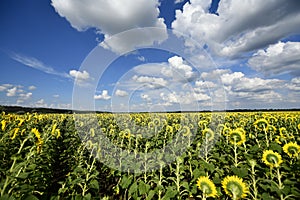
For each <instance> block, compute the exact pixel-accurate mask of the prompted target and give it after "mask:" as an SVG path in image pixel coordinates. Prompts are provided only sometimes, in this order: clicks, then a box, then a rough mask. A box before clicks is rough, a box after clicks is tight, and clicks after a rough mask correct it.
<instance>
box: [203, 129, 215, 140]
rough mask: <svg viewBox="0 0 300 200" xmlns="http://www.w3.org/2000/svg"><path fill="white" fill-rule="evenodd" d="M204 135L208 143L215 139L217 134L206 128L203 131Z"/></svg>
mask: <svg viewBox="0 0 300 200" xmlns="http://www.w3.org/2000/svg"><path fill="white" fill-rule="evenodd" d="M202 135H203V136H204V138H206V139H207V140H208V141H211V140H213V139H214V136H215V133H214V132H213V131H212V130H211V129H210V128H205V129H204V130H203V131H202Z"/></svg>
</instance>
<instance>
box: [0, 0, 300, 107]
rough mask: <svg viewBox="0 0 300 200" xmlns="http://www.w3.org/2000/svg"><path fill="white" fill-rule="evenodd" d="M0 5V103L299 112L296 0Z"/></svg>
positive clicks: (64, 0) (63, 0)
mask: <svg viewBox="0 0 300 200" xmlns="http://www.w3.org/2000/svg"><path fill="white" fill-rule="evenodd" d="M1 4H2V5H1V6H0V26H1V37H0V66H1V74H0V105H20V106H30V107H51V108H74V109H96V110H106V111H111V110H112V111H156V110H159V111H162V110H168V111H169V110H207V109H208V110H209V109H238V108H252V109H261V108H299V100H300V94H299V91H300V61H299V57H300V21H299V20H298V19H299V17H300V4H299V2H298V1H297V0H278V1H276V2H274V1H271V0H266V1H263V2H262V1H259V0H255V1H251V2H245V1H242V0H231V1H225V0H220V2H219V1H217V0H216V1H215V0H214V1H212V2H210V1H206V0H190V1H186V0H185V1H182V0H162V1H158V0H123V1H118V0H111V1H109V0H89V1H86V2H84V4H83V3H82V1H80V0H51V1H50V0H49V1H38V0H28V1H17V0H3V1H1ZM278 13H280V15H279V14H278ZM149 27H152V28H149ZM110 59H111V60H110ZM108 61H110V62H109V63H108ZM102 72H103V73H102ZM101 73H102V74H101Z"/></svg>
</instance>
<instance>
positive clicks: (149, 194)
mask: <svg viewBox="0 0 300 200" xmlns="http://www.w3.org/2000/svg"><path fill="white" fill-rule="evenodd" d="M155 194H156V192H155V190H150V192H149V193H148V195H147V198H146V200H151V199H152V198H153V197H154V195H155Z"/></svg>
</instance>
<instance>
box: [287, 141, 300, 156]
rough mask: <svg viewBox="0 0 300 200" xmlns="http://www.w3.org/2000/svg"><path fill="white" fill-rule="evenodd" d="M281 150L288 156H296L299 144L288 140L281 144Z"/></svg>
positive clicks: (299, 150)
mask: <svg viewBox="0 0 300 200" xmlns="http://www.w3.org/2000/svg"><path fill="white" fill-rule="evenodd" d="M283 151H284V152H285V153H286V154H287V155H289V157H290V158H297V157H298V154H299V153H300V146H299V145H298V144H297V143H296V142H289V143H287V144H285V145H284V146H283Z"/></svg>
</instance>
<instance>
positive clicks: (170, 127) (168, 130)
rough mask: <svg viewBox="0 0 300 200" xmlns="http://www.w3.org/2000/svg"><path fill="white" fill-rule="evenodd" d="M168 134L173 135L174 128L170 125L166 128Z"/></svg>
mask: <svg viewBox="0 0 300 200" xmlns="http://www.w3.org/2000/svg"><path fill="white" fill-rule="evenodd" d="M166 132H167V133H173V127H172V126H170V125H167V126H166Z"/></svg>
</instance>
